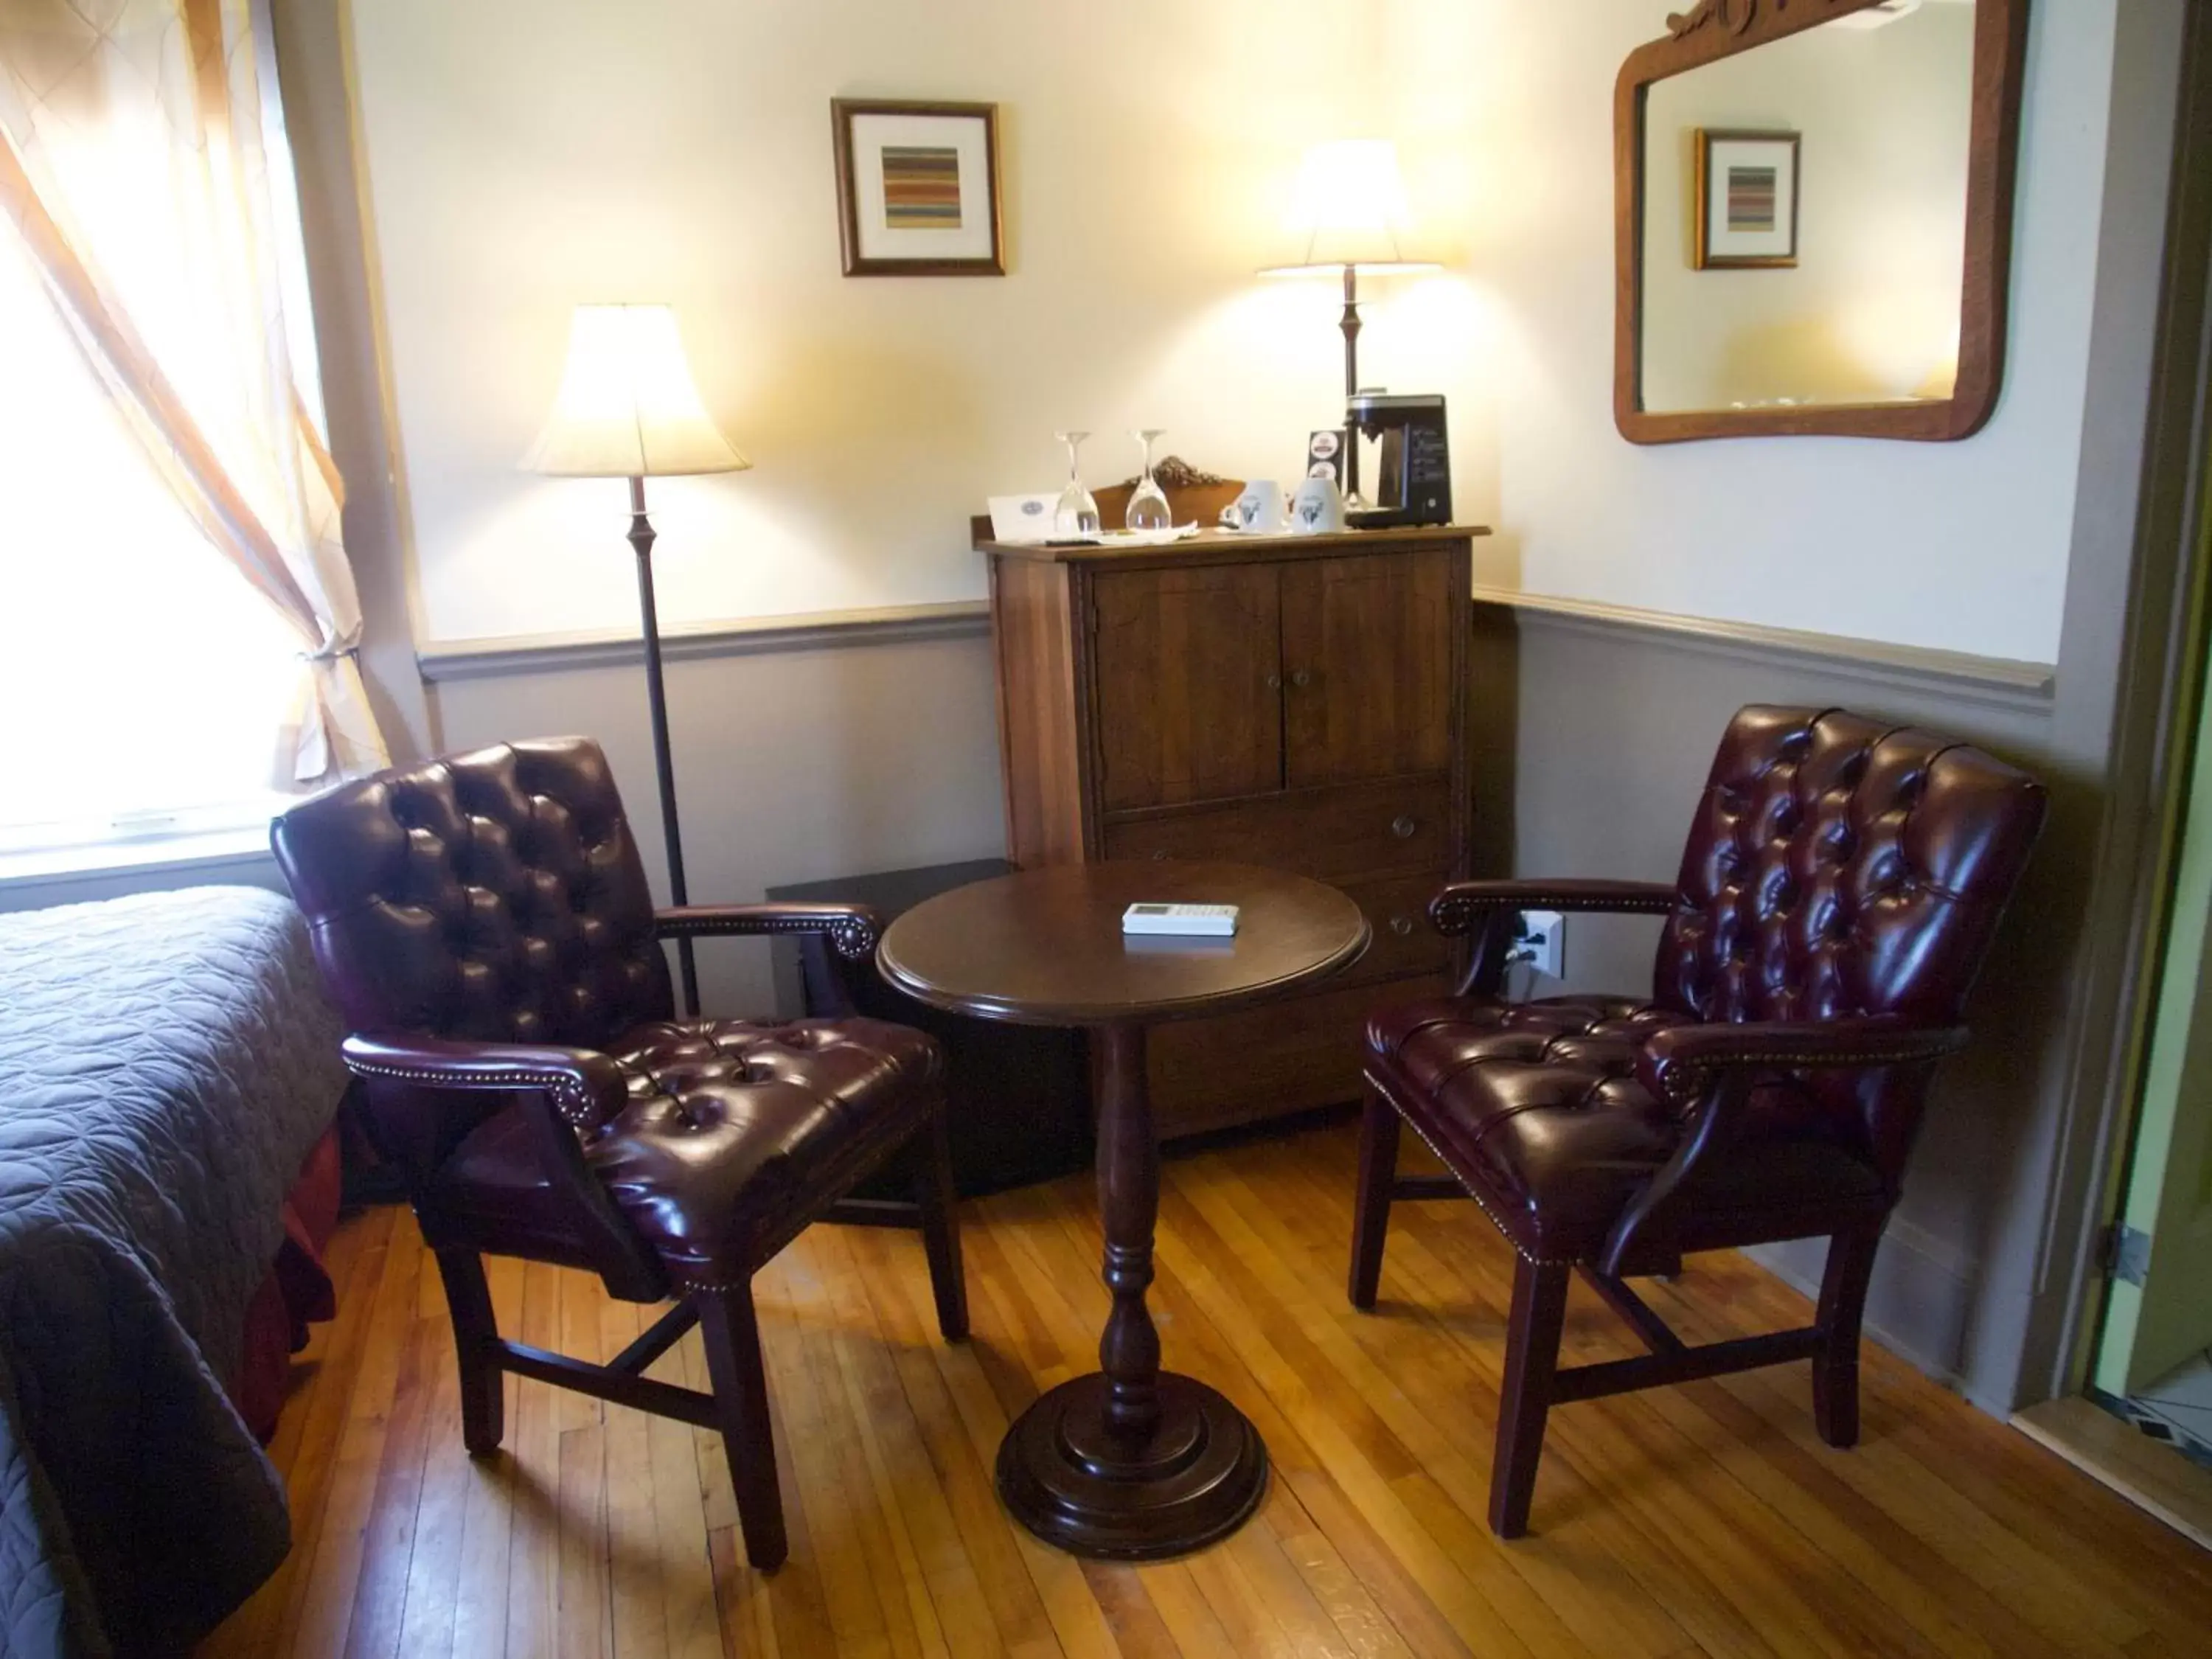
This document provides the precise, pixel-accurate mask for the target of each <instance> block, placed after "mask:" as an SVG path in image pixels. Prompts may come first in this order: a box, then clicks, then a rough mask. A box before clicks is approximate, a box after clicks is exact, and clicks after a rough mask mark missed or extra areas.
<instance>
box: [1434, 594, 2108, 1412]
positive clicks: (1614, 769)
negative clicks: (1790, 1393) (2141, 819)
mask: <svg viewBox="0 0 2212 1659" xmlns="http://www.w3.org/2000/svg"><path fill="white" fill-rule="evenodd" d="M1476 626H1477V629H1478V633H1479V637H1480V649H1481V650H1482V651H1483V652H1484V653H1486V654H1488V655H1490V656H1491V657H1492V659H1493V660H1495V659H1497V658H1498V657H1500V656H1503V655H1505V654H1507V653H1510V655H1511V657H1512V658H1513V660H1514V668H1513V671H1511V672H1510V674H1507V673H1505V672H1504V671H1502V670H1499V671H1495V673H1494V678H1493V683H1494V684H1510V685H1511V686H1512V687H1513V703H1512V706H1511V707H1510V708H1501V707H1499V706H1498V704H1497V703H1495V702H1493V703H1492V705H1491V706H1489V707H1488V708H1486V709H1485V710H1482V711H1480V719H1479V721H1478V729H1481V730H1486V732H1488V733H1489V734H1490V735H1489V738H1488V739H1487V743H1488V746H1489V747H1490V749H1491V757H1490V761H1489V766H1490V769H1491V771H1492V776H1493V778H1503V777H1506V776H1509V775H1510V779H1511V792H1510V800H1511V802H1512V805H1511V809H1510V825H1506V824H1500V823H1496V822H1494V821H1493V822H1492V824H1491V825H1490V832H1491V833H1492V835H1493V836H1505V837H1507V838H1509V839H1510V847H1511V853H1510V866H1511V868H1512V869H1513V871H1514V872H1516V873H1517V874H1522V875H1608V876H1623V877H1632V878H1645V879H1651V880H1670V879H1672V878H1673V877H1674V870H1675V864H1676V862H1677V860H1678V859H1679V857H1680V852H1681V846H1682V838H1683V836H1684V834H1685V832H1686V829H1688V826H1689V819H1690V813H1691V811H1692V807H1693V805H1694V804H1695V800H1696V796H1697V792H1698V789H1699V786H1700V784H1701V783H1702V782H1703V781H1704V778H1705V769H1706V768H1707V766H1708V765H1709V764H1710V763H1711V759H1712V751H1713V745H1714V744H1715V742H1716V741H1717V738H1719V736H1720V733H1721V731H1722V729H1723V726H1725V725H1726V724H1727V722H1728V720H1729V715H1730V714H1733V713H1734V712H1735V710H1736V709H1737V708H1739V707H1741V705H1743V704H1745V703H1747V702H1776V703H1794V704H1810V705H1814V706H1816V707H1828V706H1841V707H1846V708H1852V709H1855V710H1857V711H1858V712H1860V713H1863V714H1868V715H1869V716H1872V717H1875V718H1877V719H1885V720H1899V721H1912V722H1916V723H1918V724H1922V725H1926V726H1932V727H1934V728H1936V730H1939V731H1942V732H1948V733H1951V734H1953V735H1955V736H1957V737H1960V738H1966V739H1968V740H1971V741H1973V742H1977V743H1979V744H1983V745H1984V746H1985V747H1987V748H1989V749H1990V750H1992V751H1993V752H1995V753H1996V754H1999V755H2001V756H2003V757H2006V758H2008V759H2011V760H2014V761H2015V762H2016V763H2020V764H2022V765H2025V766H2027V767H2028V768H2029V769H2039V767H2040V763H2041V762H2042V760H2043V757H2044V756H2045V752H2046V748H2047V744H2048V742H2049V728H2050V723H2051V707H2052V699H2051V680H2052V676H2051V670H2050V669H2049V668H2047V667H2044V666H2040V665H2033V664H2019V663H2008V662H2001V661H1997V660H1996V659H1974V658H1960V657H1958V656H1956V655H1954V654H1953V653H1942V652H1915V651H1911V650H1909V649H1902V648H1899V647H1881V648H1880V649H1879V650H1870V651H1867V652H1863V653H1862V652H1860V651H1859V650H1858V648H1857V642H1854V641H1840V640H1835V639H1831V638H1824V637H1822V636H1818V635H1804V636H1800V635H1791V634H1789V633H1786V632H1783V631H1781V630H1770V629H1744V628H1740V627H1733V626H1729V627H1723V628H1718V629H1717V628H1715V627H1714V626H1713V625H1712V624H1710V623H1701V622H1692V621H1689V620H1687V619H1678V618H1669V617H1656V616H1652V615H1650V614H1649V613H1642V612H1634V611H1619V610H1609V609H1607V608H1606V607H1600V606H1588V605H1566V606H1562V605H1559V602H1556V601H1547V600H1516V603H1515V604H1514V605H1512V606H1510V607H1507V606H1504V605H1495V604H1489V605H1479V606H1478V608H1477V621H1476ZM1509 745H1510V756H1509V754H1507V753H1501V752H1499V751H1500V750H1505V749H1507V748H1508V746H1509ZM2077 828H2078V826H2075V825H2072V824H2069V825H2066V826H2063V828H2062V826H2059V825H2054V827H2053V830H2054V832H2053V833H2052V835H2051V836H2049V837H2048V838H2047V839H2046V841H2045V845H2044V847H2043V848H2041V850H2040V854H2039V860H2038V863H2037V866H2035V868H2034V869H2033V872H2032V873H2031V876H2030V878H2029V882H2028V885H2027V890H2026V891H2024V892H2023V893H2022V895H2021V899H2020V901H2019V902H2018V903H2017V904H2016V906H2015V909H2014V912H2013V914H2012V915H2011V916H2010V917H2009V918H2008V921H2007V924H2006V927H2005V930H2004V932H2003V933H2002V935H2001V936H2000V938H1999V940H1998V944H1997V946H1996V951H1995V953H1994V957H1993V959H1992V961H1991V963H1990V967H1989V969H1988V970H1987V972H1986V973H1985V974H1984V979H1983V982H1982V984H1981V987H1980V988H1979V990H1978V993H1977V994H1976V996H1975V999H1974V1000H1973V1002H1972V1005H1971V1006H1970V1008H1969V1018H1970V1019H1971V1020H1972V1024H1973V1025H1974V1027H1975V1030H1976V1038H1977V1040H1976V1042H1975V1044H1974V1047H1973V1048H1972V1051H1971V1052H1970V1053H1969V1054H1966V1055H1965V1056H1963V1057H1962V1058H1961V1059H1960V1060H1955V1061H1953V1062H1952V1063H1951V1064H1950V1065H1949V1066H1948V1067H1947V1068H1946V1072H1945V1073H1944V1075H1943V1077H1942V1080H1941V1082H1940V1083H1939V1085H1938V1087H1937V1091H1936V1097H1935V1099H1934V1100H1933V1101H1932V1102H1931V1103H1930V1107H1929V1115H1928V1119H1927V1123H1926V1127H1925V1129H1924V1132H1923V1136H1922V1139H1921V1142H1920V1146H1919V1148H1918V1150H1917V1153H1916V1154H1915V1158H1914V1161H1913V1165H1912V1172H1911V1180H1910V1182H1909V1183H1908V1186H1907V1189H1906V1194H1905V1200H1904V1204H1903V1206H1902V1208H1901V1209H1900V1211H1899V1215H1898V1217H1897V1219H1896V1220H1895V1221H1894V1222H1893V1225H1892V1226H1891V1228H1890V1231H1889V1235H1888V1239H1887V1243H1885V1245H1884V1247H1883V1249H1882V1254H1881V1261H1880V1265H1879V1267H1878V1269H1877V1272H1876V1275H1875V1287H1874V1291H1873V1295H1872V1298H1871V1300H1870V1302H1869V1326H1870V1328H1872V1329H1873V1330H1874V1332H1875V1334H1876V1335H1877V1336H1878V1337H1879V1338H1880V1340H1881V1341H1882V1342H1883V1343H1885V1344H1886V1345H1887V1346H1889V1347H1891V1348H1893V1349H1894V1350H1895V1351H1897V1352H1899V1353H1902V1354H1904V1355H1905V1356H1906V1357H1907V1358H1910V1359H1911V1360H1912V1361H1913V1363H1914V1364H1917V1365H1919V1366H1920V1367H1921V1368H1922V1369H1923V1370H1927V1371H1929V1372H1930V1373H1931V1374H1933V1375H1936V1376H1940V1377H1943V1378H1945V1379H1947V1380H1958V1379H1960V1377H1961V1376H1962V1375H1963V1373H1964V1372H1965V1370H1966V1366H1967V1361H1968V1357H1969V1356H1968V1344H1969V1337H1970V1334H1971V1332H1972V1328H1973V1326H1974V1323H1975V1319H1976V1312H1977V1306H1976V1304H1977V1295H1978V1291H1979V1289H1980V1286H1981V1284H1982V1281H1983V1277H1984V1265H1985V1262H1986V1261H1987V1259H1988V1258H1987V1252H1988V1251H1989V1250H1990V1249H1992V1248H1995V1247H1994V1245H1993V1243H1992V1242H1991V1239H1990V1237H1989V1236H1988V1231H1987V1229H1988V1224H1989V1220H1990V1217H1991V1215H1992V1214H1993V1213H1994V1212H1996V1210H1997V1208H1998V1207H1999V1204H1998V1200H1999V1199H2000V1198H2001V1196H2002V1194H2003V1193H2004V1192H2005V1191H2006V1189H2007V1186H2008V1182H2010V1181H2011V1180H2012V1178H2013V1167H2012V1166H2013V1164H2014V1163H2015V1158H2016V1156H2017V1155H2018V1152H2019V1148H2020V1146H2021V1142H2022V1140H2023V1139H2025V1138H2026V1137H2027V1133H2028V1128H2029V1121H2028V1115H2027V1106H2028V1103H2029V1102H2030V1101H2031V1099H2032V1098H2033V1096H2034V1094H2035V1092H2036V1091H2037V1089H2038V1088H2039V1086H2040V1085H2039V1077H2038V1073H2039V1069H2040V1068H2042V1067H2044V1066H2046V1065H2050V1064H2052V1063H2055V1058H2054V1056H2053V1055H2052V1054H2050V1053H2049V1052H2047V1051H2048V1050H2049V1049H2050V1048H2051V1046H2052V1045H2051V1041H2050V1039H2051V1033H2052V1032H2053V1031H2055V1030H2057V1028H2058V1027H2059V1026H2060V1025H2061V1024H2062V1023H2063V1022H2062V1015H2063V996H2062V992H2063V984H2062V983H2061V982H2060V981H2063V973H2062V972H2061V971H2059V969H2058V967H2057V964H2058V963H2061V962H2062V961H2063V957H2064V951H2065V948H2066V941H2067V940H2068V939H2069V938H2070V936H2071V929H2072V921H2073V914H2074V912H2075V911H2076V910H2078V908H2079V905H2080V902H2081V890H2082V887H2083V885H2084V884H2083V883H2082V882H2081V878H2080V872H2079V870H2078V868H2069V858H2068V855H2067V852H2066V850H2065V849H2066V848H2068V847H2069V846H2070V845H2073V844H2075V842H2076V841H2077V839H2078V837H2077V836H2076V835H2075V833H2074V832H2075V830H2076V829H2077ZM2089 829H2091V830H2093V823H2092V824H2091V825H2090V826H2089ZM1567 927H1568V931H1567V936H1566V962H1565V968H1566V981H1567V985H1568V987H1571V988H1573V989H1577V990H1631V989H1638V988H1641V987H1645V986H1648V985H1649V984H1650V974H1651V951H1652V947H1653V944H1654V941H1655V939H1656V924H1655V923H1653V922H1652V921H1650V920H1649V919H1638V918H1613V917H1585V916H1575V917H1571V918H1570V919H1569V921H1568V924H1567ZM1554 988H1555V987H1554ZM1825 1249H1826V1246H1825V1244H1823V1243H1819V1242H1817V1241H1816V1242H1814V1243H1810V1244H1809V1245H1788V1246H1782V1247H1778V1248H1775V1249H1767V1250H1763V1251H1759V1252H1754V1254H1756V1255H1759V1257H1760V1259H1761V1260H1763V1261H1765V1262H1767V1264H1768V1265H1769V1266H1771V1267H1773V1268H1775V1269H1776V1271H1778V1272H1779V1273H1782V1274H1783V1275H1784V1277H1785V1278H1787V1279H1790V1281H1791V1282H1792V1283H1794V1284H1796V1285H1799V1286H1801V1287H1805V1288H1811V1287H1814V1286H1816V1285H1817V1284H1818V1282H1819V1277H1820V1264H1821V1261H1822V1258H1823V1254H1824V1252H1825Z"/></svg>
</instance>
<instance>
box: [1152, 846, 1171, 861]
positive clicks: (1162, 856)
mask: <svg viewBox="0 0 2212 1659" xmlns="http://www.w3.org/2000/svg"><path fill="white" fill-rule="evenodd" d="M1167 861H1168V849H1167V848H1164V847H1163V848H1160V850H1159V851H1158V852H1157V853H1155V854H1152V862H1153V863H1155V864H1165V863H1166V862H1167Z"/></svg>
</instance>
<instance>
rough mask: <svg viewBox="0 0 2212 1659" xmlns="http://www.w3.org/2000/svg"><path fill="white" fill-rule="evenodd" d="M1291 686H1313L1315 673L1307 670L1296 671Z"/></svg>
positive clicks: (1292, 676) (1293, 673) (1293, 672)
mask: <svg viewBox="0 0 2212 1659" xmlns="http://www.w3.org/2000/svg"><path fill="white" fill-rule="evenodd" d="M1291 684H1292V685H1298V686H1305V685H1311V684H1313V671H1311V670H1310V669H1305V668H1300V669H1297V670H1294V671H1292V672H1291Z"/></svg>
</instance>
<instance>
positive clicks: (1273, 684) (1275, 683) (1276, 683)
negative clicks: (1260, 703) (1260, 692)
mask: <svg viewBox="0 0 2212 1659" xmlns="http://www.w3.org/2000/svg"><path fill="white" fill-rule="evenodd" d="M1282 689H1283V677H1282V676H1281V675H1280V674H1270V675H1268V676H1267V690H1270V691H1279V690H1282Z"/></svg>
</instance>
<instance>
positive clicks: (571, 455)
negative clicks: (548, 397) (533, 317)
mask: <svg viewBox="0 0 2212 1659" xmlns="http://www.w3.org/2000/svg"><path fill="white" fill-rule="evenodd" d="M522 464H523V465H524V466H525V467H526V468H528V469H529V470H530V471H532V472H545V473H550V474H553V475H554V476H556V477H571V478H654V477H672V476H676V475H679V474H684V473H696V472H742V471H745V470H746V469H747V468H748V467H750V466H751V465H752V463H751V462H750V461H749V460H747V459H745V458H744V455H742V454H740V453H738V450H737V448H736V447H735V446H734V445H732V443H731V442H730V441H729V440H728V439H727V438H726V437H724V436H723V435H722V431H721V428H720V427H718V426H716V425H715V424H714V417H713V416H710V415H708V413H707V410H706V405H705V404H702V402H701V401H700V398H699V388H698V387H697V386H696V385H694V384H693V382H692V380H691V368H690V364H689V363H687V362H685V361H684V342H683V339H682V337H680V336H679V335H678V333H677V331H676V313H674V312H672V311H671V310H670V309H669V308H668V307H666V306H578V307H576V311H575V315H574V317H572V318H571V319H569V322H568V365H567V367H566V368H563V369H562V374H561V389H560V390H559V391H558V392H556V393H555V394H554V397H553V410H552V413H551V414H550V415H549V416H546V420H545V426H544V430H543V431H541V432H540V433H539V434H538V441H537V442H536V443H535V444H533V445H532V446H531V448H530V453H528V454H527V455H526V456H524V457H523V461H522Z"/></svg>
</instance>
